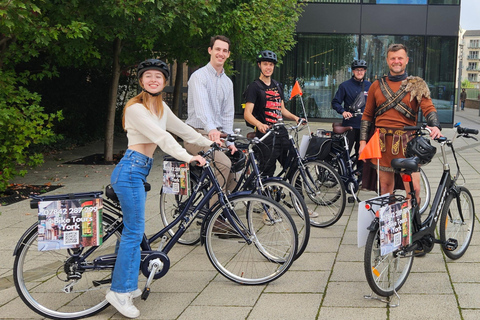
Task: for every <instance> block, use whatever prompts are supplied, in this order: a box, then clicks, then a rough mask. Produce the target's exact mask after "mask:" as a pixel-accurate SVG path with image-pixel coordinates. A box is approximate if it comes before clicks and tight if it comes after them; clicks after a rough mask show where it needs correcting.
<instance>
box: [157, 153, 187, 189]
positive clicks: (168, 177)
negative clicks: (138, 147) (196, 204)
mask: <svg viewBox="0 0 480 320" xmlns="http://www.w3.org/2000/svg"><path fill="white" fill-rule="evenodd" d="M190 192H191V190H190V167H189V164H188V163H186V162H179V161H167V160H165V161H163V193H170V194H179V195H183V196H190Z"/></svg>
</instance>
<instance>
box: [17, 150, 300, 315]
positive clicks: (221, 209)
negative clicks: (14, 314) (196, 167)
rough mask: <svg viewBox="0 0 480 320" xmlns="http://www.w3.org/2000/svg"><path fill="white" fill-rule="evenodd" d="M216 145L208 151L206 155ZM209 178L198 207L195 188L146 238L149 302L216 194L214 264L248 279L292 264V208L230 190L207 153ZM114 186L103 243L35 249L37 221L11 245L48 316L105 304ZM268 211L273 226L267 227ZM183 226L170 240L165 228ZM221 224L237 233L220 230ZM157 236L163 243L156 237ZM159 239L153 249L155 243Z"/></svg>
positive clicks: (27, 295)
mask: <svg viewBox="0 0 480 320" xmlns="http://www.w3.org/2000/svg"><path fill="white" fill-rule="evenodd" d="M217 149H219V148H218V146H216V145H214V146H213V147H212V148H211V149H210V150H209V152H207V153H206V154H205V157H207V158H208V157H209V154H211V153H212V152H213V151H214V150H217ZM207 178H208V179H209V181H210V182H212V188H210V189H209V190H208V193H207V194H206V195H205V197H204V198H203V199H202V200H201V201H200V203H199V204H198V206H196V207H195V208H193V210H192V209H190V208H191V207H190V205H191V202H193V199H194V198H195V193H197V192H198V188H195V189H194V190H193V193H192V197H191V200H190V201H189V203H188V205H187V206H186V207H185V209H184V210H182V212H181V214H180V215H179V216H178V217H177V218H176V219H175V221H173V222H172V223H171V224H169V225H168V226H167V227H165V228H163V229H162V230H160V231H158V232H157V233H155V234H153V235H151V236H149V237H147V236H146V235H145V236H144V237H143V240H142V243H141V249H142V251H141V259H142V262H141V265H140V271H141V273H142V274H143V276H145V277H146V278H147V280H146V284H145V287H144V289H143V292H142V299H144V300H146V299H147V298H148V295H149V292H150V285H151V283H152V281H153V280H154V279H158V278H161V277H163V276H164V275H165V274H166V273H167V272H168V269H169V267H170V259H169V258H168V255H167V254H168V252H169V251H170V250H171V249H172V248H173V246H174V245H175V244H176V242H177V241H178V239H179V238H180V237H181V236H182V234H183V233H184V232H185V230H187V229H188V227H189V225H190V224H191V223H192V221H195V216H196V215H197V214H198V212H199V211H201V210H202V209H203V208H204V207H205V204H206V203H207V202H208V201H209V200H210V198H211V196H212V195H213V194H214V193H216V194H218V197H219V204H218V205H217V206H215V207H214V208H211V209H209V210H208V211H209V212H208V216H207V217H206V218H205V220H204V221H203V225H202V243H203V244H205V250H206V253H207V255H208V258H209V260H210V262H211V263H212V264H213V266H214V267H215V268H216V269H217V270H218V271H219V272H220V273H221V274H222V275H223V276H225V277H226V278H228V279H229V280H232V281H234V282H236V283H240V284H246V285H256V284H264V283H268V282H270V281H273V280H275V279H277V278H278V277H280V276H281V275H283V274H284V273H285V272H286V271H287V270H288V269H289V267H290V266H291V264H292V263H293V260H294V257H295V254H296V247H297V232H296V230H295V225H294V223H293V222H292V220H291V218H290V216H289V214H288V213H287V212H286V211H285V210H284V209H283V208H282V207H281V206H279V205H278V204H277V203H275V202H274V201H273V200H271V199H269V198H267V197H264V196H260V195H257V194H249V195H245V194H240V195H239V194H231V195H228V196H227V195H225V194H224V193H223V192H222V190H221V188H220V185H219V184H218V181H217V180H215V176H214V174H213V170H212V168H211V166H210V160H209V159H207V164H206V167H205V170H203V173H202V176H201V177H200V180H199V181H200V182H203V181H204V180H205V179H207ZM102 194H103V192H101V191H96V192H89V193H79V194H66V195H54V196H42V195H38V196H32V198H33V200H32V201H31V207H32V208H35V207H37V206H38V203H39V201H56V200H65V199H72V198H74V199H79V198H85V197H86V198H99V197H100V196H101V195H102ZM115 198H116V196H115V194H114V192H113V189H112V188H111V187H110V188H107V190H106V198H104V200H103V209H104V211H106V212H108V213H104V214H103V223H102V224H103V227H104V228H103V244H102V245H100V246H92V247H80V248H76V249H64V250H50V251H39V250H38V223H35V224H33V225H32V226H31V227H30V228H29V229H28V230H27V231H26V232H25V233H24V234H23V236H22V237H21V238H20V240H19V242H18V243H17V246H16V248H15V250H14V255H15V261H14V267H13V277H14V282H15V287H16V289H17V292H18V294H19V296H20V297H21V299H22V300H23V302H24V303H25V304H26V305H27V306H28V307H29V308H30V309H32V310H33V311H34V312H36V313H38V314H40V315H42V316H45V317H49V318H56V319H78V318H83V317H88V316H92V315H94V314H96V313H98V312H100V311H102V310H103V309H105V308H106V307H108V302H107V301H106V300H105V294H106V292H107V289H109V288H110V283H111V273H112V270H113V268H114V266H115V261H116V254H115V252H116V244H117V241H118V240H119V239H120V237H121V233H122V229H123V223H122V212H121V208H120V205H119V203H118V199H115ZM264 214H266V215H267V216H268V217H269V219H270V221H271V226H268V227H267V226H265V224H264V223H263V220H262V216H263V215H264ZM174 226H178V230H177V232H176V233H175V235H174V236H173V237H172V238H170V240H168V237H167V236H166V233H167V231H168V230H169V229H171V228H172V227H174ZM221 228H224V229H225V230H228V231H229V232H230V233H234V234H235V237H234V238H233V237H230V236H228V234H227V233H225V232H222V230H218V229H221ZM157 240H159V241H157ZM154 245H155V246H156V245H158V249H157V250H154V249H153V246H154Z"/></svg>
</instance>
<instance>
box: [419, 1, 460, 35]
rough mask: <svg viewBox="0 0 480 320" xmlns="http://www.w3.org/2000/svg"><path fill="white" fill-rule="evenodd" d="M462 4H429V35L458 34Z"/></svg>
mask: <svg viewBox="0 0 480 320" xmlns="http://www.w3.org/2000/svg"><path fill="white" fill-rule="evenodd" d="M459 28H460V6H429V7H428V19H427V35H432V36H438V35H441V36H458V30H459Z"/></svg>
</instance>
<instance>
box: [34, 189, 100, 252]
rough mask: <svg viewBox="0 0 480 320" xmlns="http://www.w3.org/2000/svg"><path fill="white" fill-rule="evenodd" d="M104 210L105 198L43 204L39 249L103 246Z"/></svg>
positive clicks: (39, 207) (40, 203) (39, 224)
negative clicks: (103, 199)
mask: <svg viewBox="0 0 480 320" xmlns="http://www.w3.org/2000/svg"><path fill="white" fill-rule="evenodd" d="M102 209H103V201H102V198H95V199H69V200H56V201H55V200H54V201H40V202H39V203H38V250H39V251H47V250H59V249H68V248H80V247H90V246H98V245H101V244H102V240H103V238H102V236H103V229H102Z"/></svg>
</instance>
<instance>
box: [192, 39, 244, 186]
mask: <svg viewBox="0 0 480 320" xmlns="http://www.w3.org/2000/svg"><path fill="white" fill-rule="evenodd" d="M208 53H209V54H210V62H209V63H207V64H206V65H205V66H204V67H202V68H200V69H198V70H197V71H195V72H194V73H193V74H192V75H191V77H190V79H189V80H188V118H187V121H186V123H187V124H188V125H190V126H192V127H193V128H195V129H196V130H197V131H198V132H200V133H202V134H203V135H205V136H207V137H208V138H209V139H210V140H211V141H216V140H218V139H219V138H220V134H221V133H222V132H225V133H228V134H229V133H233V119H234V112H235V108H234V102H233V83H232V80H230V78H229V77H227V75H226V74H225V70H224V68H223V66H224V64H225V61H227V59H228V57H230V39H228V38H227V37H225V36H222V35H217V36H214V37H212V38H211V39H210V46H209V47H208ZM184 146H185V149H186V150H187V151H188V152H190V153H191V154H194V155H195V154H198V152H199V151H202V150H207V149H208V148H204V147H200V146H197V145H193V144H191V143H188V142H184ZM227 147H228V148H229V149H230V152H231V154H233V153H234V152H235V151H237V148H236V147H235V144H233V143H230V142H227ZM215 163H216V167H217V169H218V170H217V171H216V176H217V180H218V182H219V183H220V186H222V187H223V188H225V187H226V189H227V190H232V189H233V187H234V186H235V183H234V179H233V177H234V175H233V174H232V173H231V172H230V167H231V165H232V164H231V161H230V159H229V158H228V157H227V156H226V155H225V154H223V153H222V152H216V153H215Z"/></svg>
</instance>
